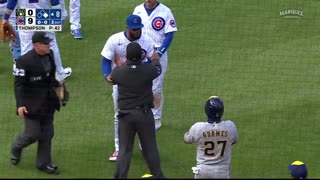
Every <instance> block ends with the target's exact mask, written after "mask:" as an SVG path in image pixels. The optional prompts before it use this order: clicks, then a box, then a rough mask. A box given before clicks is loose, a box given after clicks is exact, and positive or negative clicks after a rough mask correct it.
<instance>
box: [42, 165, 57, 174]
mask: <svg viewBox="0 0 320 180" xmlns="http://www.w3.org/2000/svg"><path fill="white" fill-rule="evenodd" d="M38 169H39V170H40V171H43V172H46V173H48V174H54V175H58V174H59V173H60V172H59V169H58V166H56V165H53V164H49V165H47V166H45V167H40V168H39V167H38Z"/></svg>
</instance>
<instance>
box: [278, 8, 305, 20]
mask: <svg viewBox="0 0 320 180" xmlns="http://www.w3.org/2000/svg"><path fill="white" fill-rule="evenodd" d="M280 17H282V18H302V17H303V11H301V10H296V9H288V10H284V11H280Z"/></svg>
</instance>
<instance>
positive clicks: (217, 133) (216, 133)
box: [202, 130, 228, 138]
mask: <svg viewBox="0 0 320 180" xmlns="http://www.w3.org/2000/svg"><path fill="white" fill-rule="evenodd" d="M219 136H220V137H228V131H220V130H213V131H206V132H202V137H203V138H207V137H219Z"/></svg>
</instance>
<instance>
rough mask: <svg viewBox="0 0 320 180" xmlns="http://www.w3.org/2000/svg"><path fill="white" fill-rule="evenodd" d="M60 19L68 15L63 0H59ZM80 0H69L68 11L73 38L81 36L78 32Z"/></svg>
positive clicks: (79, 26)
mask: <svg viewBox="0 0 320 180" xmlns="http://www.w3.org/2000/svg"><path fill="white" fill-rule="evenodd" d="M60 4H61V11H62V13H61V14H62V21H63V22H64V21H65V19H66V18H67V16H68V12H67V10H66V6H65V2H64V0H60ZM80 6H81V4H80V0H70V3H69V12H70V30H71V34H72V35H73V37H74V38H75V39H82V38H83V36H82V34H81V32H80V29H81V24H80ZM63 24H64V23H63Z"/></svg>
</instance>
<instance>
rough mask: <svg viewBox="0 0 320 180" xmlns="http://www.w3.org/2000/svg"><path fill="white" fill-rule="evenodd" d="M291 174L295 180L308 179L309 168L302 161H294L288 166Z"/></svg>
mask: <svg viewBox="0 0 320 180" xmlns="http://www.w3.org/2000/svg"><path fill="white" fill-rule="evenodd" d="M288 169H289V173H290V174H291V176H293V177H294V178H295V179H307V176H308V170H307V166H306V165H305V164H304V163H303V162H302V161H294V162H293V163H291V164H289V166H288Z"/></svg>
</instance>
